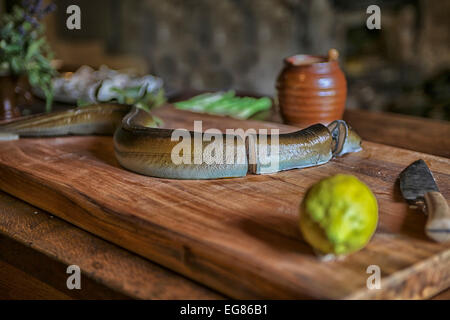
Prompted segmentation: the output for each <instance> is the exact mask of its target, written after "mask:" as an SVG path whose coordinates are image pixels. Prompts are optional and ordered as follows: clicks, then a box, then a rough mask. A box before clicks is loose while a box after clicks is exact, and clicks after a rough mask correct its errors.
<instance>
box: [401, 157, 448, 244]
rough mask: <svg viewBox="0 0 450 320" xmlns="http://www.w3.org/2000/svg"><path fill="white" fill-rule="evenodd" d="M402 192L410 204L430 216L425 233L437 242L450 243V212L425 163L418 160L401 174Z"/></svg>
mask: <svg viewBox="0 0 450 320" xmlns="http://www.w3.org/2000/svg"><path fill="white" fill-rule="evenodd" d="M400 190H401V192H402V195H403V198H405V199H406V201H407V202H408V203H411V204H414V205H416V206H418V207H421V208H422V210H423V211H424V212H425V214H426V215H428V219H427V223H426V225H425V233H426V234H427V236H428V237H430V238H431V239H433V240H435V241H437V242H448V241H450V210H449V208H448V205H447V200H445V198H444V197H443V196H442V194H441V193H440V192H439V189H438V186H437V185H436V181H435V180H434V178H433V175H432V174H431V171H430V169H429V168H428V166H427V165H426V163H425V161H423V160H417V161H415V162H413V163H412V164H410V165H409V166H408V167H407V168H406V169H405V170H403V171H402V172H401V173H400Z"/></svg>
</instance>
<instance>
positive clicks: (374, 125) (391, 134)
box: [344, 110, 450, 158]
mask: <svg viewBox="0 0 450 320" xmlns="http://www.w3.org/2000/svg"><path fill="white" fill-rule="evenodd" d="M344 120H346V121H348V122H349V123H351V124H352V126H353V128H354V129H355V130H357V131H358V133H359V134H360V135H361V137H363V138H364V139H366V140H369V141H372V142H379V143H383V144H387V145H390V146H394V147H400V148H405V149H410V150H415V151H420V152H424V153H429V154H434V155H438V156H441V157H446V158H450V122H448V121H441V120H436V119H425V118H418V117H412V116H406V115H401V114H394V113H386V112H371V111H367V110H347V111H345V114H344Z"/></svg>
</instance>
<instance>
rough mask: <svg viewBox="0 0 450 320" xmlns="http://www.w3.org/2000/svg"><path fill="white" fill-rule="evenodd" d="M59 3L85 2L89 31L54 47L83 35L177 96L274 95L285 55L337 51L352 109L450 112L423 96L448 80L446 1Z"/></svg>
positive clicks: (66, 36)
mask: <svg viewBox="0 0 450 320" xmlns="http://www.w3.org/2000/svg"><path fill="white" fill-rule="evenodd" d="M57 3H58V5H59V6H60V8H65V5H66V4H67V5H68V4H72V3H78V4H79V5H80V6H81V8H82V13H83V19H84V20H83V24H85V26H86V27H85V28H84V31H83V30H81V31H80V32H79V33H77V34H74V33H73V31H68V30H65V29H64V28H60V29H58V30H59V31H58V37H57V38H56V39H54V40H55V41H56V42H58V41H59V42H61V41H62V42H64V41H66V42H69V41H70V45H71V46H72V45H73V46H77V44H80V43H82V41H83V39H84V38H85V39H89V40H90V41H92V40H93V39H96V40H97V42H99V43H102V44H103V46H104V48H105V52H107V54H108V55H134V56H136V57H139V58H140V60H143V61H145V64H146V65H147V69H148V70H147V71H149V72H152V73H155V74H157V75H159V76H161V77H163V78H164V80H165V81H166V83H167V84H168V85H169V86H170V87H172V88H175V89H185V88H197V89H210V90H216V89H227V88H236V89H239V90H242V91H249V92H254V93H260V94H267V95H273V94H274V93H275V89H274V82H275V79H276V76H277V74H278V72H279V71H280V69H281V67H282V59H283V58H284V57H286V56H289V55H292V54H296V53H311V54H325V53H326V52H327V51H328V49H329V48H333V47H334V48H337V49H338V50H339V51H340V53H341V58H340V61H341V65H342V67H343V69H344V71H345V72H346V74H347V77H348V80H349V101H348V107H355V108H367V109H382V110H392V111H398V112H406V113H412V114H417V115H425V116H433V117H441V118H442V117H444V118H445V117H446V113H447V112H448V106H447V107H445V105H448V101H447V102H445V99H446V98H445V97H444V107H442V101H441V100H442V97H441V98H439V99H441V100H439V101H441V102H439V103H438V104H439V107H438V109H437V111H436V110H434V109H433V108H434V107H433V108H431V109H430V107H429V105H430V104H433V103H435V102H433V99H434V98H431V100H430V97H428V96H427V94H426V93H425V94H424V93H423V92H424V90H425V89H424V88H425V86H426V85H427V83H430V81H431V84H432V85H433V81H435V80H434V78H435V77H438V79H441V78H439V77H442V75H439V73H442V72H444V71H445V70H449V69H450V41H449V40H450V39H449V37H450V36H449V32H448V31H449V30H450V19H448V16H449V14H450V2H449V1H440V0H384V1H383V0H358V1H347V0H127V1H119V0H96V1H95V5H94V4H93V1H91V0H78V1H77V0H58V1H57ZM371 4H377V5H379V6H380V7H381V13H382V15H381V20H382V23H381V25H382V29H381V30H368V29H367V28H366V18H367V16H368V15H367V14H366V8H367V7H368V6H369V5H371ZM101 8H104V9H103V10H102V9H101ZM57 16H58V19H59V20H58V21H59V22H58V24H61V23H63V22H64V19H65V17H66V15H65V12H64V10H60V11H59V12H58V14H57ZM68 51H70V50H66V51H65V52H67V54H70V53H68ZM62 58H64V57H62ZM73 59H76V57H74V58H73ZM96 61H98V59H97V60H96ZM84 63H88V64H89V61H86V62H84ZM140 71H145V70H142V68H141V70H140ZM445 74H448V73H444V78H445V77H446V76H445ZM411 103H412V104H413V106H411ZM446 103H447V104H446ZM432 109H433V110H432Z"/></svg>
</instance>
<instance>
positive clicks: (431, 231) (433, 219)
mask: <svg viewBox="0 0 450 320" xmlns="http://www.w3.org/2000/svg"><path fill="white" fill-rule="evenodd" d="M425 210H426V212H427V214H428V221H427V224H426V225H425V232H426V234H427V235H428V236H429V237H430V238H431V239H433V240H435V241H437V242H449V241H450V210H449V209H448V205H447V200H445V198H444V197H443V196H442V194H441V193H439V192H435V191H432V192H428V193H426V194H425Z"/></svg>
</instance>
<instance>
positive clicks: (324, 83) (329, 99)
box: [276, 49, 347, 127]
mask: <svg viewBox="0 0 450 320" xmlns="http://www.w3.org/2000/svg"><path fill="white" fill-rule="evenodd" d="M337 57H338V53H337V51H336V50H335V49H331V50H330V51H329V55H328V57H324V56H310V55H295V56H292V57H288V58H286V59H284V68H283V70H282V71H281V73H280V75H279V76H278V79H277V84H276V89H277V102H278V106H279V109H280V112H281V115H282V117H283V119H284V121H285V122H286V123H288V124H292V125H297V126H301V127H305V126H308V125H311V124H314V123H323V124H328V123H330V122H332V121H333V120H337V119H342V116H343V114H344V108H345V100H346V98H347V81H346V79H345V76H344V73H343V72H342V70H341V69H340V68H339V64H338V62H337Z"/></svg>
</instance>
